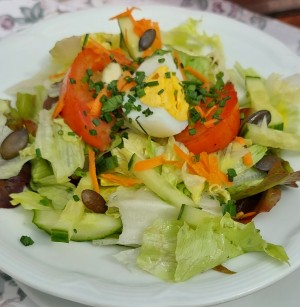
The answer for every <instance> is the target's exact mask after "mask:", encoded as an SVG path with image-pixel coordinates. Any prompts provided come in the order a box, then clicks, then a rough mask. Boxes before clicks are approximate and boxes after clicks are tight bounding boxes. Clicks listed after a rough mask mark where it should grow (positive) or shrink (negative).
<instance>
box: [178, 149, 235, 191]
mask: <svg viewBox="0 0 300 307" xmlns="http://www.w3.org/2000/svg"><path fill="white" fill-rule="evenodd" d="M174 151H175V152H176V154H177V155H178V156H179V157H180V158H181V159H183V160H184V161H185V162H186V163H187V165H188V167H189V171H190V172H191V173H194V174H197V175H199V176H201V177H204V178H205V179H206V180H207V181H208V182H209V183H210V184H220V185H227V186H229V185H231V184H232V182H230V181H229V180H228V177H227V175H226V174H224V173H223V172H222V171H221V170H220V168H219V164H218V158H217V155H216V154H215V153H210V154H208V153H207V152H205V151H204V152H201V153H200V155H199V157H198V158H196V157H195V156H194V155H192V154H186V153H185V152H184V151H183V150H181V148H179V146H177V145H176V144H175V145H174Z"/></svg>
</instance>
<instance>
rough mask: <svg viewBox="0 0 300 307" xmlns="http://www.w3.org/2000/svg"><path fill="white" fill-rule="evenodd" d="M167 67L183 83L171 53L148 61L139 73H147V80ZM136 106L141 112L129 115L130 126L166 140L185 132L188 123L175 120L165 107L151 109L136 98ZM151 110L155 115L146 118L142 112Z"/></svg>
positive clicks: (125, 99)
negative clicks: (155, 72) (138, 106)
mask: <svg viewBox="0 0 300 307" xmlns="http://www.w3.org/2000/svg"><path fill="white" fill-rule="evenodd" d="M162 58H164V62H162V63H160V62H159V59H162ZM163 65H164V66H167V67H168V68H169V71H170V72H175V73H176V76H177V78H178V79H179V80H180V81H182V80H183V77H182V75H181V72H180V70H179V69H178V68H177V67H176V64H175V63H174V59H173V57H172V55H171V54H170V53H166V54H164V55H158V56H153V57H151V58H149V59H146V60H145V61H144V62H143V63H142V64H141V65H140V67H139V68H138V69H137V71H143V72H145V75H146V78H147V76H149V75H151V74H152V73H153V72H154V71H155V70H157V69H158V68H159V67H160V66H163ZM124 101H125V102H127V101H128V97H127V95H125V98H124ZM135 105H140V106H141V111H136V110H131V111H130V113H129V114H128V115H127V118H128V119H129V122H130V125H131V126H133V127H134V128H136V129H138V130H140V131H141V132H143V133H146V134H148V135H150V136H153V137H158V138H164V137H169V136H173V135H175V134H178V133H180V132H181V131H182V130H184V129H185V128H186V127H187V125H188V121H187V120H184V121H179V120H177V119H176V118H174V117H173V116H172V115H171V114H170V113H169V112H168V111H166V110H165V109H164V108H163V107H151V106H148V105H146V104H144V103H143V102H142V101H141V100H140V99H138V98H136V101H135ZM147 109H150V111H152V112H153V113H152V114H151V115H150V116H145V115H144V114H143V113H142V112H143V111H144V110H147Z"/></svg>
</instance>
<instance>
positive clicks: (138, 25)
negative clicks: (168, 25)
mask: <svg viewBox="0 0 300 307" xmlns="http://www.w3.org/2000/svg"><path fill="white" fill-rule="evenodd" d="M135 9H137V8H136V7H132V8H130V9H128V8H127V9H126V11H125V12H123V13H121V14H118V15H116V16H114V17H111V18H110V19H119V18H124V17H128V18H130V19H131V22H132V24H133V31H134V33H135V34H136V35H137V36H138V37H139V38H140V37H141V36H142V35H143V34H144V33H145V31H147V30H149V29H153V30H155V33H156V35H155V38H154V41H153V43H152V45H151V46H150V47H149V48H147V49H146V50H144V51H143V53H142V56H143V57H146V56H149V55H151V54H152V53H153V52H154V51H155V50H157V49H161V48H162V40H161V35H160V28H159V25H158V23H157V22H153V21H152V20H150V19H144V18H143V19H140V20H135V19H134V18H133V16H132V12H133V11H134V10H135ZM123 34H124V33H123ZM124 39H125V43H126V44H127V35H126V33H125V35H124Z"/></svg>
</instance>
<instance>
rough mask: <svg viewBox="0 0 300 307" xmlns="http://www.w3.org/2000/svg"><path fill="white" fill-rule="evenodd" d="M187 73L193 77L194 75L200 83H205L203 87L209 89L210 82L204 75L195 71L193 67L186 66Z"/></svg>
mask: <svg viewBox="0 0 300 307" xmlns="http://www.w3.org/2000/svg"><path fill="white" fill-rule="evenodd" d="M184 70H185V71H187V72H189V73H190V74H191V75H193V76H194V77H195V78H197V79H199V80H200V81H202V82H203V87H205V88H207V89H209V84H210V82H209V80H208V79H207V78H206V77H205V76H204V75H203V74H201V73H200V72H199V71H198V70H196V69H194V68H193V67H191V66H186V67H185V68H184Z"/></svg>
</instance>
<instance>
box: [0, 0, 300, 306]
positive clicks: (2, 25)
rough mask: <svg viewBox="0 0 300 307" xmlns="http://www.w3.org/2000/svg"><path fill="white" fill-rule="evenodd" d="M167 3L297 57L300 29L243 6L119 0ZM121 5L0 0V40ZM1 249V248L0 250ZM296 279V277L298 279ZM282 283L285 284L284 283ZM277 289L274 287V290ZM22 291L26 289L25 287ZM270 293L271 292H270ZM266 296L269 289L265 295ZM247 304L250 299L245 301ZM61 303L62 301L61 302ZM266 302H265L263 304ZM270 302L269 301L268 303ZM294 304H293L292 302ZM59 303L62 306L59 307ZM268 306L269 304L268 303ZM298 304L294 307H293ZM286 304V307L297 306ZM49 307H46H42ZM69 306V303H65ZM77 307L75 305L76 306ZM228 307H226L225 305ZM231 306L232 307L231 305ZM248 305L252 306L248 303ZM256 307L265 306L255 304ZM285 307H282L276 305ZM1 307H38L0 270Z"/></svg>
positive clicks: (137, 0)
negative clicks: (226, 22)
mask: <svg viewBox="0 0 300 307" xmlns="http://www.w3.org/2000/svg"><path fill="white" fill-rule="evenodd" d="M155 2H156V3H160V4H167V5H173V6H182V7H187V8H193V9H194V10H202V11H209V12H214V13H217V14H221V15H226V16H229V17H231V18H234V19H237V20H239V21H242V22H245V23H247V24H249V25H251V26H253V27H256V28H258V29H260V30H262V31H264V32H267V33H269V34H270V35H272V36H274V37H276V38H277V39H279V40H281V41H282V42H283V43H284V44H285V45H286V46H288V47H289V48H290V49H291V50H293V51H294V52H295V53H296V54H298V55H300V29H298V28H296V27H293V26H289V25H287V24H283V23H281V22H278V21H277V20H273V19H270V18H267V17H265V16H261V15H258V14H255V13H253V12H250V11H248V10H245V9H243V8H242V7H240V6H238V5H235V4H232V3H229V2H227V1H222V0H198V1H197V0H152V1H146V0H122V3H123V4H124V3H125V4H126V5H128V6H133V5H136V6H138V5H139V4H143V3H146V4H151V3H153V4H155ZM114 4H120V0H40V1H37V0H0V39H1V40H5V37H6V36H8V35H13V33H15V32H18V31H22V30H23V29H25V28H27V27H30V26H31V25H32V24H34V23H37V22H39V21H40V20H42V19H44V18H51V17H53V16H55V15H59V14H63V13H66V12H74V11H77V10H82V9H87V8H91V7H99V6H102V5H114ZM0 248H1V247H0ZM297 274H298V275H297ZM298 276H299V277H298ZM291 278H292V279H293V280H291V281H290V282H294V281H297V280H298V281H299V278H300V274H299V273H297V272H296V273H294V274H293V276H292V277H291ZM283 283H284V281H283ZM276 287H277V288H278V287H279V286H275V288H274V289H277V288H276ZM24 289H25V291H26V289H27V290H28V288H24ZM269 292H270V291H269ZM265 293H266V294H265V295H268V290H267V292H265ZM30 294H31V295H32V294H33V293H32V292H30ZM261 298H262V297H261V294H256V295H255V296H253V303H255V302H256V301H257V300H261ZM248 301H249V300H248ZM61 302H62V301H61ZM240 303H241V304H244V306H245V307H246V305H245V304H247V301H246V300H244V301H241V302H240ZM265 303H267V302H265ZM269 303H271V301H269ZM294 303H295V304H296V301H294ZM50 304H51V303H50ZM58 304H64V305H63V306H62V305H61V306H59V305H58ZM267 305H268V303H267ZM296 305H297V304H296ZM296 305H289V304H288V305H287V306H296ZM45 306H48V305H45ZM49 306H58V307H64V306H66V303H58V302H57V301H55V299H53V300H52V304H51V305H49ZM68 306H69V304H68ZM76 306H78V305H76ZM227 306H229V305H227ZM232 306H238V305H234V303H232ZM247 306H251V305H250V304H249V305H247ZM255 306H257V307H260V306H266V305H257V304H256V305H255ZM276 306H284V305H276ZM0 307H37V304H36V303H34V302H33V301H32V300H31V299H30V298H29V297H28V296H27V295H26V293H25V292H24V291H23V290H22V289H21V288H20V287H19V286H18V285H17V283H16V282H15V281H14V280H13V279H12V278H11V277H10V276H8V275H6V274H5V273H4V272H1V271H0Z"/></svg>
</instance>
